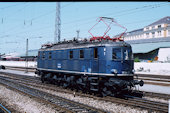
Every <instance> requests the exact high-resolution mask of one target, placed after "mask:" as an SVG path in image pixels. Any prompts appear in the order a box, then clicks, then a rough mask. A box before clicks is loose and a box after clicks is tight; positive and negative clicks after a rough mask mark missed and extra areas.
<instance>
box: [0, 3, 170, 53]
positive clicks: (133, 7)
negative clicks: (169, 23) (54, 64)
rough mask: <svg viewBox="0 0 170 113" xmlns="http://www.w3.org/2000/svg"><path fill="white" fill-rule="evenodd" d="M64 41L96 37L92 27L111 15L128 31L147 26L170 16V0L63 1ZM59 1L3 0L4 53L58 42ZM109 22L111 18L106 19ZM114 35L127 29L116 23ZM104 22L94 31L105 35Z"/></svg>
mask: <svg viewBox="0 0 170 113" xmlns="http://www.w3.org/2000/svg"><path fill="white" fill-rule="evenodd" d="M60 5H61V8H60V13H61V15H60V18H61V41H63V40H64V39H66V40H71V39H73V38H74V37H77V32H76V31H77V30H79V31H80V32H79V37H80V38H90V37H92V36H91V35H90V33H89V32H88V30H90V29H91V28H92V27H93V25H95V24H96V23H97V19H98V18H99V17H110V18H114V20H115V21H116V22H117V23H119V24H120V25H122V26H124V27H125V28H127V32H128V31H132V30H136V29H140V28H143V27H145V26H147V25H149V24H151V23H153V22H155V21H157V20H159V19H161V18H163V17H165V16H170V13H169V11H170V3H169V2H60ZM55 20H56V2H0V53H1V54H3V53H5V54H8V53H19V54H25V51H26V39H27V38H28V40H29V44H28V49H29V50H34V49H39V48H41V45H42V44H45V43H48V42H50V43H54V34H55ZM106 22H108V23H109V22H110V21H108V20H106ZM111 27H112V28H111V30H110V31H109V32H108V35H109V36H110V37H113V36H114V35H116V34H119V33H121V32H123V31H124V29H122V28H120V27H118V26H116V25H115V24H112V26H111ZM106 28H107V27H106V25H105V24H104V23H102V22H100V23H99V24H97V25H96V26H95V27H94V28H93V29H92V30H91V31H90V32H91V33H92V34H93V35H94V36H102V35H103V33H104V31H105V30H106Z"/></svg>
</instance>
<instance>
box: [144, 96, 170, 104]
mask: <svg viewBox="0 0 170 113" xmlns="http://www.w3.org/2000/svg"><path fill="white" fill-rule="evenodd" d="M144 98H145V99H147V100H152V101H156V102H162V103H168V100H165V99H160V98H151V97H144Z"/></svg>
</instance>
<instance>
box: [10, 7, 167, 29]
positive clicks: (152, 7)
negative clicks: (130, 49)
mask: <svg viewBox="0 0 170 113" xmlns="http://www.w3.org/2000/svg"><path fill="white" fill-rule="evenodd" d="M157 5H158V4H156V5H155V7H154V5H148V6H143V7H137V8H133V10H135V9H140V8H148V7H150V8H157V7H156V6H157ZM159 5H162V4H159ZM163 5H164V4H163ZM165 5H166V4H165ZM63 7H64V6H63ZM65 7H66V6H65ZM146 10H147V9H146ZM129 11H132V9H129ZM46 14H47V13H45V14H43V15H44V16H45V15H46ZM127 14H130V13H127ZM40 16H42V15H39V17H40ZM119 16H121V15H119ZM32 19H34V20H35V19H38V18H35V17H34V18H32ZM86 20H87V19H86ZM76 21H77V20H76ZM31 22H32V21H31ZM92 22H93V21H92ZM69 23H70V22H69ZM69 23H63V24H69ZM86 23H87V22H86ZM86 23H85V24H86ZM88 23H89V22H88ZM63 24H62V25H63ZM73 24H74V22H73ZM81 25H83V23H82V24H81ZM14 28H15V27H14ZM15 30H16V29H15ZM7 31H8V30H7ZM81 32H82V31H81Z"/></svg>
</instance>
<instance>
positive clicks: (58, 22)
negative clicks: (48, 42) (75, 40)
mask: <svg viewBox="0 0 170 113" xmlns="http://www.w3.org/2000/svg"><path fill="white" fill-rule="evenodd" d="M60 27H61V20H60V2H57V3H56V20H55V33H54V43H57V42H60V32H61V31H60Z"/></svg>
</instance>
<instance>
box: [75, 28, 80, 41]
mask: <svg viewBox="0 0 170 113" xmlns="http://www.w3.org/2000/svg"><path fill="white" fill-rule="evenodd" d="M76 32H77V40H78V39H79V33H80V30H77V31H76Z"/></svg>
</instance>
